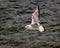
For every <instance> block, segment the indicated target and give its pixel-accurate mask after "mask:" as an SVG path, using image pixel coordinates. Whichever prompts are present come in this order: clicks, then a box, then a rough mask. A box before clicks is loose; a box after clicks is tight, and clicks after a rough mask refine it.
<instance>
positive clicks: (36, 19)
mask: <svg viewBox="0 0 60 48" xmlns="http://www.w3.org/2000/svg"><path fill="white" fill-rule="evenodd" d="M33 17H34V20H35V22H40V8H39V6H37V7H36V10H35V12H34V13H33Z"/></svg>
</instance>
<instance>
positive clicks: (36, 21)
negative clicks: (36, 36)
mask: <svg viewBox="0 0 60 48" xmlns="http://www.w3.org/2000/svg"><path fill="white" fill-rule="evenodd" d="M25 28H26V29H29V30H39V31H40V32H44V27H43V26H42V25H41V24H40V8H39V6H36V9H35V11H34V12H33V14H32V16H31V24H29V25H26V26H25Z"/></svg>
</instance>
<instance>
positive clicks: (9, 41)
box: [0, 0, 60, 48]
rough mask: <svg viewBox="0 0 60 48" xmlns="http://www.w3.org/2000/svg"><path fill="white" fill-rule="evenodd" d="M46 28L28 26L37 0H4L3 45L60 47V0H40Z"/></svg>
mask: <svg viewBox="0 0 60 48" xmlns="http://www.w3.org/2000/svg"><path fill="white" fill-rule="evenodd" d="M36 1H37V2H39V6H40V9H41V10H40V11H41V18H40V20H41V24H42V25H43V26H44V27H45V29H46V31H45V32H43V33H41V32H39V31H36V30H27V29H25V28H24V26H25V25H27V24H30V22H31V18H30V17H31V15H32V13H33V11H34V9H35V7H36V2H35V1H34V0H0V48H60V0H36Z"/></svg>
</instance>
